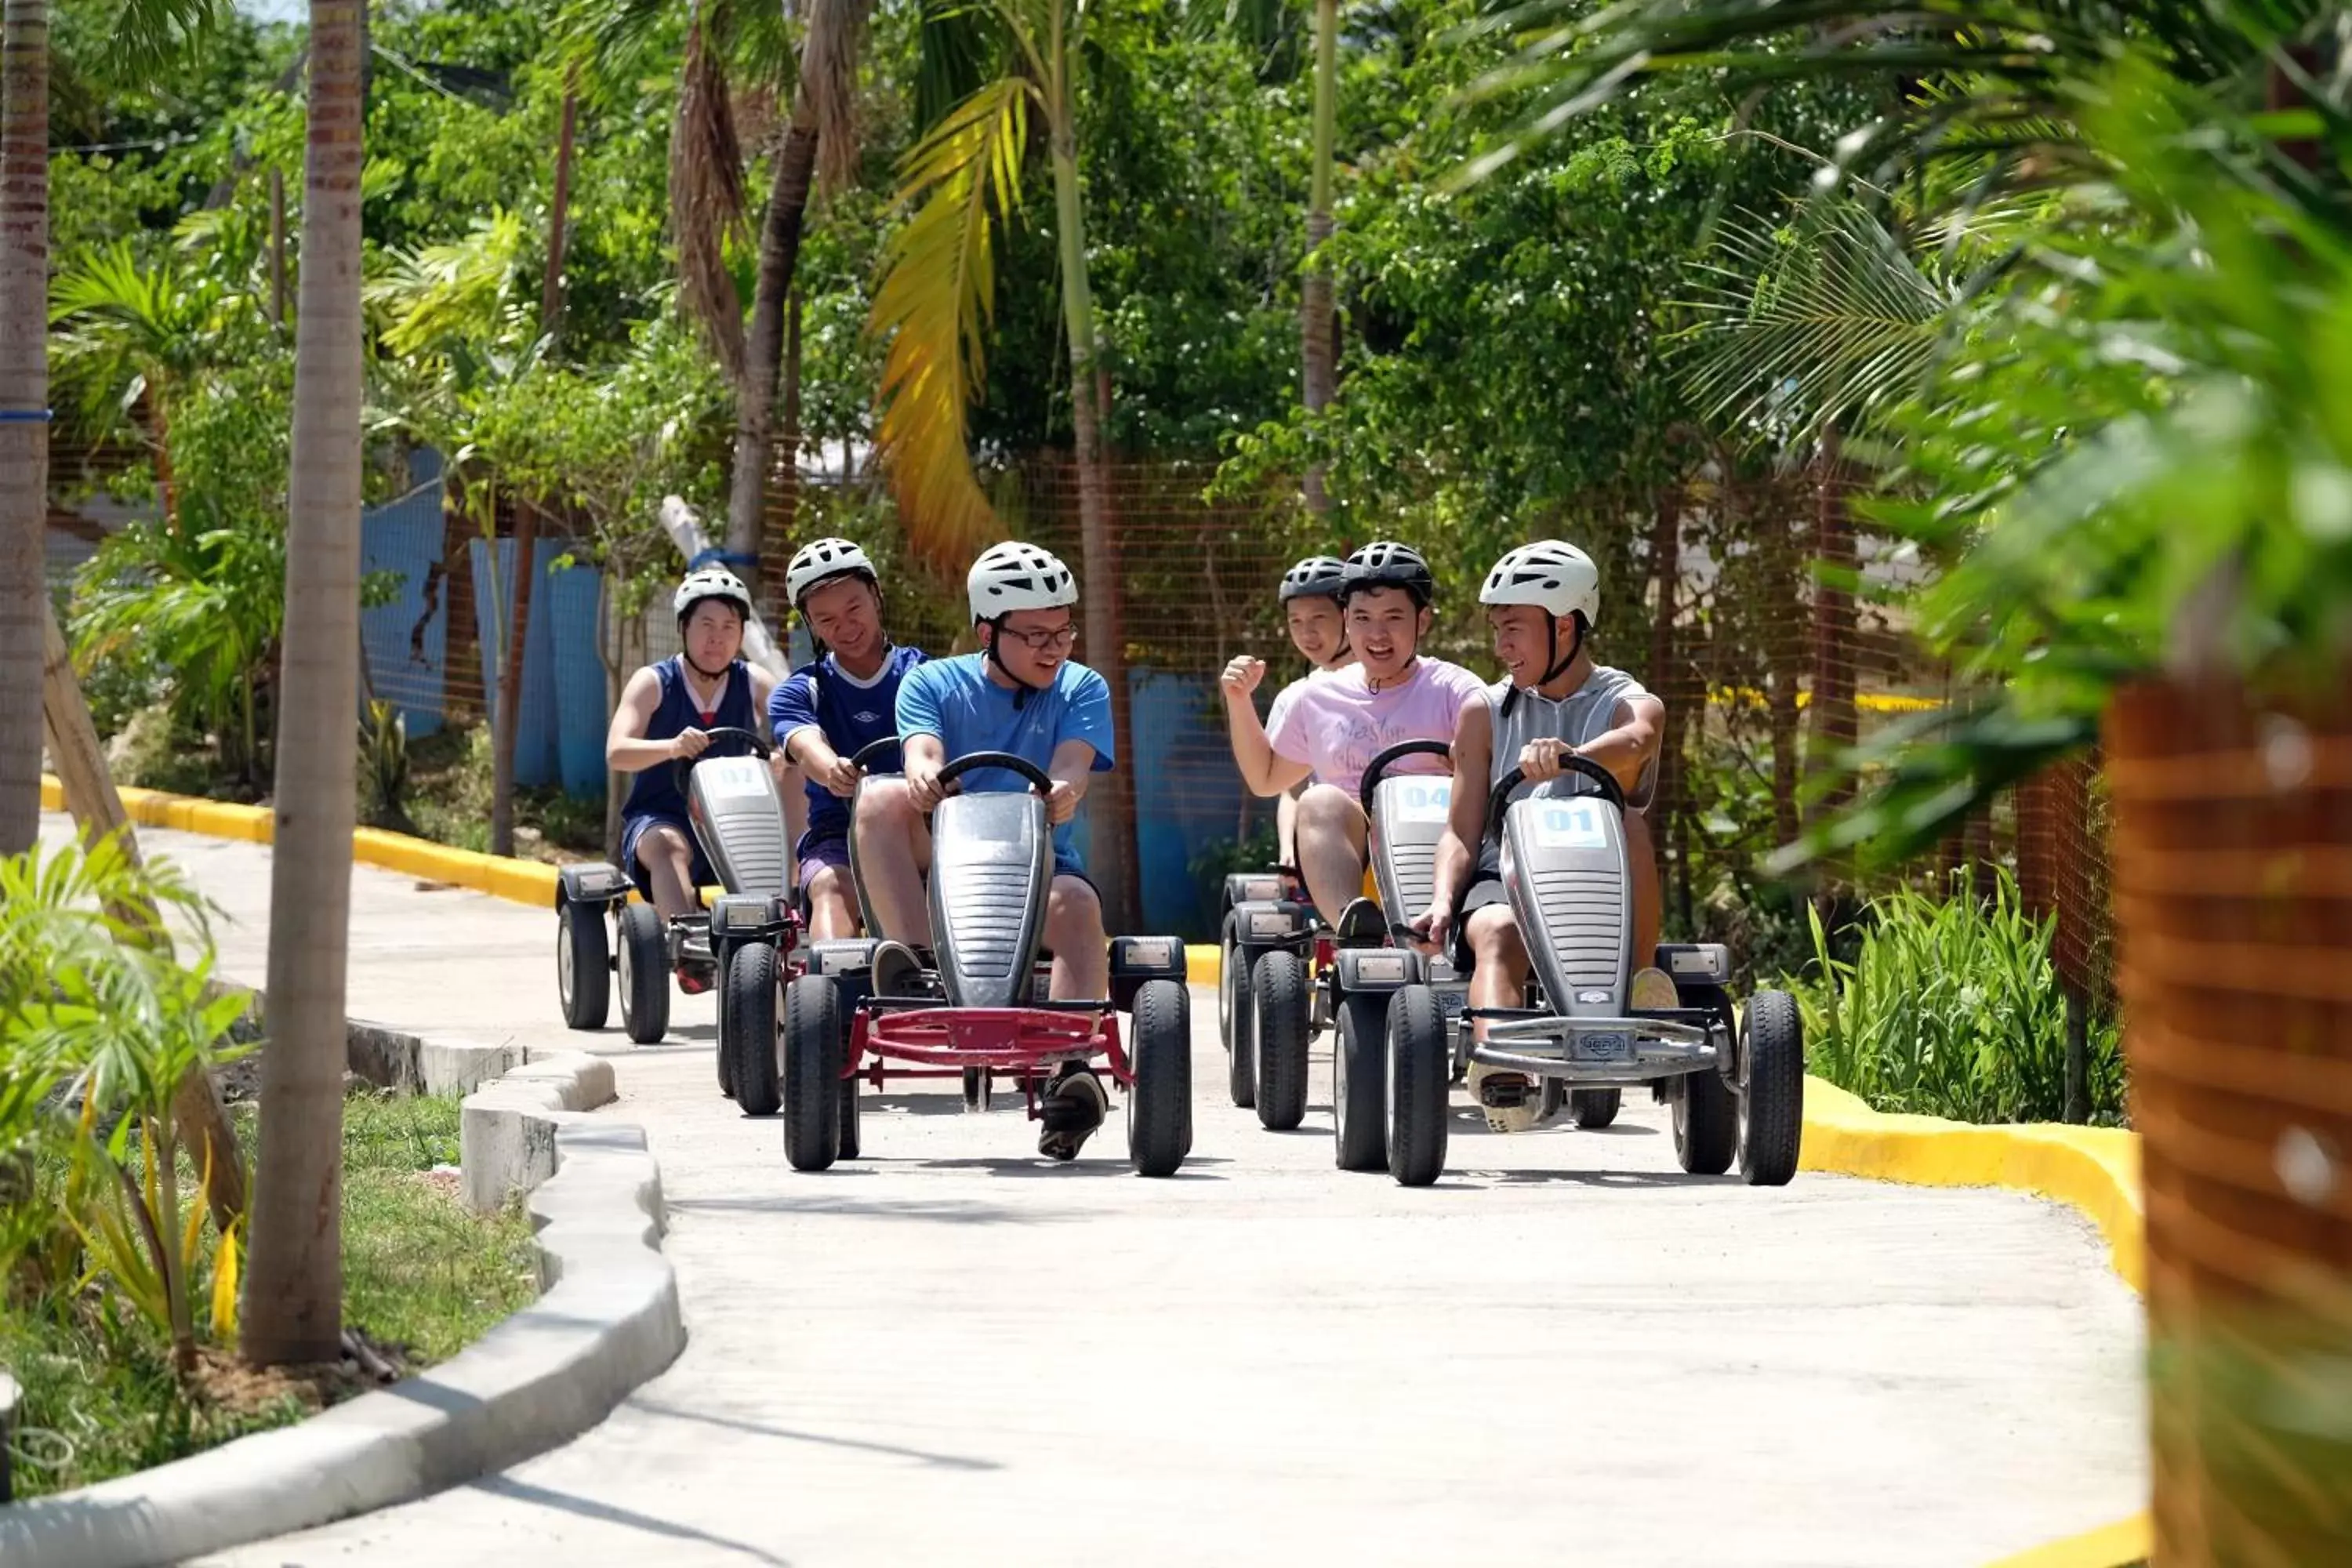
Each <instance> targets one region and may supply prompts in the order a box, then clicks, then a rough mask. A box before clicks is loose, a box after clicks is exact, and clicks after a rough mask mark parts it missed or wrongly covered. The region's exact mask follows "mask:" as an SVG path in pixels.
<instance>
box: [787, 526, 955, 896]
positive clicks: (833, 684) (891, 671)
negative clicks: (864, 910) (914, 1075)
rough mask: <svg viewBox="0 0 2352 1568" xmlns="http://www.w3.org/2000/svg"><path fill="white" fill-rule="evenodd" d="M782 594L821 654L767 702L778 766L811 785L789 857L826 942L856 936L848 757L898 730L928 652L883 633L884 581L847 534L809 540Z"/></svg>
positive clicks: (890, 759)
mask: <svg viewBox="0 0 2352 1568" xmlns="http://www.w3.org/2000/svg"><path fill="white" fill-rule="evenodd" d="M784 592H785V594H786V595H788V596H789V597H790V598H791V600H792V603H793V609H794V610H795V611H797V612H798V613H799V615H800V617H801V622H802V624H803V625H804V626H807V627H808V629H809V636H810V637H811V638H813V639H814V641H815V643H816V647H817V657H816V658H814V659H813V660H812V661H810V662H809V663H807V664H804V665H803V666H801V668H798V669H796V670H794V671H793V673H792V674H791V676H789V677H788V678H787V679H784V680H783V681H782V683H780V684H779V685H778V686H777V688H776V694H775V695H774V696H773V697H771V698H770V699H768V731H769V732H770V733H771V734H772V735H774V736H775V738H776V766H777V769H778V772H779V777H780V779H781V777H782V770H783V769H784V768H786V767H797V768H798V769H799V770H800V773H801V775H802V777H803V778H804V779H806V780H807V781H808V782H807V784H806V786H805V787H806V789H807V791H808V831H806V832H805V833H803V834H802V835H801V840H800V843H799V845H798V846H797V847H795V849H794V850H793V854H794V856H795V857H796V858H798V859H799V861H800V868H801V882H800V885H801V899H802V901H803V908H804V909H805V910H807V912H808V921H809V934H810V935H811V936H813V937H814V938H815V939H816V940H817V941H819V942H830V941H834V940H836V939H839V938H844V937H854V936H856V934H857V931H858V925H859V921H858V916H857V890H856V886H855V885H854V884H853V883H852V882H851V881H850V877H849V801H850V797H851V796H852V795H855V794H856V791H857V779H858V771H857V769H856V767H854V766H852V765H851V763H850V759H851V758H853V757H855V756H856V755H857V753H858V752H861V751H863V750H864V749H865V748H866V746H868V745H870V744H872V743H873V742H876V741H880V740H887V739H888V738H890V737H892V736H895V735H896V734H898V717H897V715H898V682H899V679H900V678H901V677H903V676H904V675H905V674H906V673H907V671H908V670H909V669H911V668H914V667H915V666H916V665H919V664H920V663H921V662H922V661H923V655H922V650H921V649H919V648H911V647H897V646H895V645H893V644H892V643H891V641H890V639H889V637H887V635H885V634H884V632H883V630H882V580H881V578H880V577H879V576H878V575H877V574H876V572H875V570H874V563H873V562H872V561H871V560H870V559H868V557H867V556H866V552H865V551H864V550H862V549H860V548H859V547H858V546H857V545H856V543H854V542H851V541H849V540H846V539H819V540H816V541H814V542H811V543H808V544H804V545H803V546H802V547H801V549H800V550H799V552H797V553H795V554H794V555H793V559H792V564H791V565H789V566H787V567H786V568H785V569H784ZM882 761H883V763H884V765H885V768H886V770H887V769H895V768H896V767H897V766H898V758H897V757H896V756H895V755H893V756H886V757H885V758H883V759H882Z"/></svg>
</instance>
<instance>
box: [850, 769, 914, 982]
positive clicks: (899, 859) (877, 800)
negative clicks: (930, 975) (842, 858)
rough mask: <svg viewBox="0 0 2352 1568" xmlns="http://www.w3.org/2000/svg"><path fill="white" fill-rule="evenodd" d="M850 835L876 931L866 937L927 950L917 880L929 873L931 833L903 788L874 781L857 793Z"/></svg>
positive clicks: (895, 782) (894, 781) (889, 781)
mask: <svg viewBox="0 0 2352 1568" xmlns="http://www.w3.org/2000/svg"><path fill="white" fill-rule="evenodd" d="M852 831H853V832H855V833H856V835H857V843H858V856H857V863H858V867H859V868H860V869H861V870H862V871H863V872H864V873H865V876H866V898H867V900H870V901H871V902H872V903H873V905H874V919H875V922H876V923H877V925H879V926H880V927H881V929H880V930H879V931H868V932H867V933H866V934H867V935H868V936H876V937H889V938H892V939H894V940H896V941H898V942H905V943H907V944H908V946H910V947H929V946H930V945H931V910H930V906H929V904H928V903H926V902H925V901H924V897H923V879H924V878H925V877H927V876H929V874H930V869H931V828H930V824H929V823H928V822H926V821H925V820H924V819H923V814H922V813H921V812H919V811H917V810H916V809H915V806H914V803H913V802H911V801H909V800H908V798H907V786H906V784H904V783H902V782H901V781H899V780H897V779H877V780H874V781H873V782H872V783H869V784H866V787H865V788H863V789H861V790H859V791H858V792H857V815H856V821H855V822H854V823H853V824H852Z"/></svg>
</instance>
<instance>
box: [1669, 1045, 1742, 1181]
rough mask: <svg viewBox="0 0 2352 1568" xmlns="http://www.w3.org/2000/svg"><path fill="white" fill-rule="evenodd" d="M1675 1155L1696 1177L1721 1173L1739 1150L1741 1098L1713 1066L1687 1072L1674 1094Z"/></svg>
mask: <svg viewBox="0 0 2352 1568" xmlns="http://www.w3.org/2000/svg"><path fill="white" fill-rule="evenodd" d="M1674 1120H1675V1160H1676V1161H1678V1162H1680V1163H1681V1165H1682V1168H1683V1169H1684V1170H1685V1171H1687V1172H1689V1173H1691V1174H1692V1175H1694V1176H1719V1175H1721V1174H1723V1173H1724V1172H1726V1171H1728V1170H1729V1169H1731V1162H1732V1160H1733V1159H1734V1158H1735V1157H1737V1155H1738V1152H1739V1101H1738V1098H1737V1097H1735V1096H1734V1095H1733V1094H1732V1092H1731V1086H1730V1085H1729V1084H1727V1083H1726V1082H1724V1081H1723V1075H1722V1074H1721V1073H1719V1072H1717V1071H1716V1070H1715V1069H1714V1068H1700V1069H1699V1070H1698V1071H1696V1072H1692V1073H1685V1074H1684V1075H1683V1076H1682V1079H1681V1087H1680V1088H1679V1089H1676V1090H1675V1095H1674Z"/></svg>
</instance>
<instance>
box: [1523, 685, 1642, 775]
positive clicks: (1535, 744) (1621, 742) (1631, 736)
mask: <svg viewBox="0 0 2352 1568" xmlns="http://www.w3.org/2000/svg"><path fill="white" fill-rule="evenodd" d="M1610 718H1611V720H1612V724H1613V727H1612V729H1609V730H1607V731H1603V732H1602V733H1601V734H1599V735H1596V736H1594V737H1593V738H1592V739H1591V741H1588V742H1585V743H1584V744H1583V745H1581V746H1570V744H1569V743H1568V742H1565V741H1551V740H1545V741H1530V742H1528V744H1527V747H1526V749H1525V750H1523V751H1522V752H1520V753H1519V767H1520V768H1521V770H1522V771H1524V772H1525V773H1527V775H1528V778H1530V779H1534V780H1542V779H1549V778H1557V777H1558V776H1559V773H1560V763H1561V760H1562V759H1563V758H1565V757H1567V756H1568V755H1569V754H1570V752H1573V753H1574V754H1576V755H1577V756H1580V757H1585V758H1588V759H1590V760H1591V761H1592V762H1596V763H1600V764H1601V766H1602V767H1604V768H1607V769H1608V770H1609V773H1610V776H1611V777H1612V778H1614V779H1615V780H1616V781H1617V784H1618V786H1619V787H1620V788H1622V789H1623V790H1625V791H1626V792H1627V793H1629V794H1630V793H1632V791H1633V790H1634V789H1635V788H1636V787H1638V786H1639V785H1640V784H1641V782H1642V773H1643V770H1644V769H1645V768H1647V767H1648V766H1649V765H1650V763H1651V762H1652V761H1653V760H1654V758H1655V757H1656V756H1657V754H1658V748H1659V747H1660V746H1661V745H1662V744H1664V740H1665V732H1666V705H1665V704H1664V703H1663V702H1661V701H1659V700H1657V699H1656V698H1654V697H1653V696H1651V695H1650V694H1649V693H1647V692H1643V694H1642V695H1641V696H1639V697H1629V698H1627V699H1626V700H1624V701H1622V702H1620V703H1619V704H1617V711H1616V712H1615V713H1613V714H1612V715H1610Z"/></svg>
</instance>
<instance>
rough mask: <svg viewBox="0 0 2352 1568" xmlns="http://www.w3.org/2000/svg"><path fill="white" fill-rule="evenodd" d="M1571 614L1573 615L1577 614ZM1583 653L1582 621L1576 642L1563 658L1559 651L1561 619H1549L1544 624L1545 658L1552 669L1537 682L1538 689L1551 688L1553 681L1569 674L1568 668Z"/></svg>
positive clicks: (1577, 629)
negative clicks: (1549, 662) (1549, 661)
mask: <svg viewBox="0 0 2352 1568" xmlns="http://www.w3.org/2000/svg"><path fill="white" fill-rule="evenodd" d="M1574 613H1575V612H1573V611H1570V614H1571V615H1572V614H1574ZM1583 651H1584V626H1583V623H1582V622H1579V623H1578V624H1577V628H1576V641H1575V642H1574V643H1572V644H1571V645H1570V647H1569V650H1568V652H1567V654H1566V655H1565V656H1563V655H1562V654H1561V653H1560V651H1559V617H1558V616H1552V617H1550V618H1549V619H1547V620H1546V621H1545V622H1544V658H1548V659H1549V660H1551V668H1549V669H1547V670H1545V671H1544V672H1543V679H1540V680H1538V681H1537V682H1536V685H1537V687H1538V688H1542V687H1546V686H1549V685H1550V684H1551V683H1552V682H1553V681H1555V680H1558V679H1559V678H1560V677H1561V676H1562V675H1564V674H1566V673H1567V672H1568V667H1569V666H1570V665H1571V664H1574V663H1575V662H1576V656H1577V655H1578V654H1580V653H1582V652H1583Z"/></svg>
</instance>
